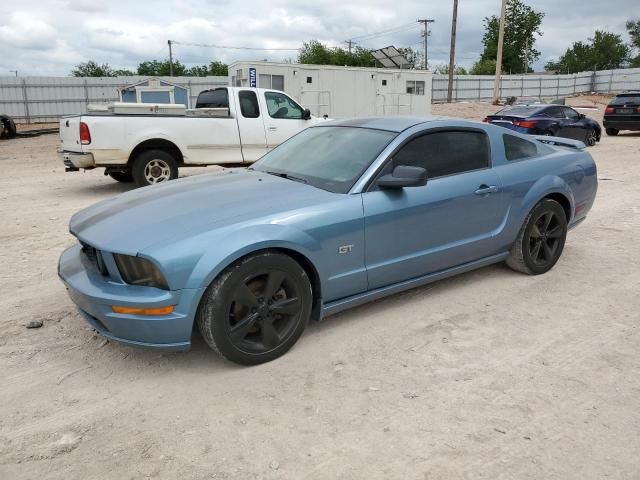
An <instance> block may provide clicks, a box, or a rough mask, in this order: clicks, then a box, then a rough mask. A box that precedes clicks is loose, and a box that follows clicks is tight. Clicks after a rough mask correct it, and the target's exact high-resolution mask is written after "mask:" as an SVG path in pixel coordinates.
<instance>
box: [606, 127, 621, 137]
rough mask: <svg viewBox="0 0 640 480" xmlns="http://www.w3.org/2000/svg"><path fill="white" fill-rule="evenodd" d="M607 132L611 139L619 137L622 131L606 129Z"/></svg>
mask: <svg viewBox="0 0 640 480" xmlns="http://www.w3.org/2000/svg"><path fill="white" fill-rule="evenodd" d="M605 132H607V135H609V136H610V137H615V136H616V135H618V133H619V132H620V130H618V129H617V128H606V129H605Z"/></svg>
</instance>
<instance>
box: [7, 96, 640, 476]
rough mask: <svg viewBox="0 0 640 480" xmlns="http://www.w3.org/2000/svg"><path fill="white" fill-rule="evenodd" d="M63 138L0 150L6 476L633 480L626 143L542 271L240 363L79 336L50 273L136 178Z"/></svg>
mask: <svg viewBox="0 0 640 480" xmlns="http://www.w3.org/2000/svg"><path fill="white" fill-rule="evenodd" d="M583 100H584V97H581V98H580V99H574V100H573V101H572V102H576V101H583ZM494 110H495V109H494V107H491V106H490V105H488V104H474V103H460V104H455V105H436V106H434V113H436V114H439V115H449V116H462V117H466V118H474V119H481V118H482V117H483V116H484V115H486V114H487V113H491V112H493V111H494ZM588 113H590V114H592V115H593V116H595V117H596V118H601V115H602V105H600V106H599V110H597V111H593V112H588ZM56 143H57V136H56V135H47V136H41V137H35V138H28V139H14V140H9V141H3V142H0V166H1V167H2V175H1V176H0V220H1V222H0V225H1V227H2V228H1V230H0V242H1V246H2V248H0V285H1V286H2V288H1V289H0V306H1V307H2V310H3V312H4V314H3V315H2V317H1V319H0V372H1V373H0V379H1V382H0V478H1V479H7V480H9V479H11V480H13V479H65V480H67V479H83V480H85V479H130V478H131V479H138V478H163V479H164V478H167V479H227V478H234V479H319V480H324V479H333V478H341V479H421V480H427V479H428V480H434V479H481V478H486V479H491V480H498V479H505V480H513V479H532V480H533V479H535V480H540V479H545V480H548V479H561V480H567V479H580V480H584V479H615V480H631V479H640V327H639V325H640V321H639V320H640V249H639V248H638V245H639V244H640V220H639V219H640V186H639V185H640V134H621V135H620V136H618V137H615V138H613V137H604V138H603V139H602V141H601V143H600V144H599V145H597V146H596V147H594V148H591V149H589V151H590V152H591V154H592V155H593V156H594V158H595V159H596V162H597V164H598V169H599V174H598V175H599V179H600V188H599V192H598V198H597V200H596V203H595V206H594V208H593V210H592V212H591V214H590V215H589V217H588V218H587V220H586V221H585V222H584V223H583V224H582V225H581V226H579V227H578V228H577V229H576V230H574V231H572V232H570V234H569V237H568V240H567V245H566V247H565V251H564V254H563V256H562V258H561V259H560V262H559V263H558V264H557V266H556V267H555V268H554V269H553V270H552V271H551V272H549V273H548V274H546V275H543V276H539V277H529V276H525V275H521V274H518V273H515V272H513V271H511V270H509V269H508V268H507V267H505V266H503V265H495V266H492V267H488V268H484V269H481V270H477V271H475V272H471V273H468V274H465V275H462V276H459V277H456V278H453V279H449V280H445V281H441V282H438V283H435V284H432V285H429V286H427V287H424V288H418V289H415V290H412V291H409V292H406V293H404V294H400V295H395V296H393V297H390V298H388V299H386V300H382V301H378V302H376V303H373V304H369V305H367V306H364V307H360V308H357V309H354V310H351V311H348V312H345V313H342V314H340V315H337V316H334V317H330V318H329V319H327V320H326V321H324V322H322V323H320V324H313V325H310V326H309V328H308V330H307V331H306V333H305V334H304V335H303V337H302V339H301V340H300V342H299V343H298V344H297V345H296V346H295V347H294V348H293V349H292V350H291V351H290V352H289V353H288V354H287V355H285V356H284V357H282V358H280V359H278V360H276V361H274V362H271V363H269V364H266V365H262V366H258V367H253V368H241V367H238V366H235V365H232V364H229V363H226V362H223V361H221V360H220V359H219V358H218V357H216V355H215V354H214V353H213V352H212V351H210V350H209V349H208V348H207V347H206V345H205V344H204V342H203V340H202V339H201V338H200V336H199V335H198V334H194V345H193V348H192V350H191V351H190V352H187V353H159V352H153V351H147V350H136V349H132V348H128V347H124V346H120V345H117V344H114V343H110V342H105V341H104V340H103V339H102V338H101V337H99V336H97V335H96V334H95V333H94V332H92V331H91V329H89V328H88V327H87V325H86V324H85V322H84V321H83V320H82V319H81V318H80V317H79V315H78V314H77V313H76V312H75V310H74V307H73V304H72V303H71V301H70V300H69V298H68V297H67V295H66V293H65V289H64V288H63V286H62V284H61V282H60V281H59V280H58V278H57V275H56V266H57V260H58V256H59V255H60V252H61V251H62V250H63V249H64V248H65V247H66V246H68V245H70V244H72V243H73V242H74V239H73V238H72V237H71V235H69V233H68V231H67V224H68V221H69V217H70V216H71V215H72V214H73V213H74V212H76V211H77V210H79V209H81V208H83V207H86V206H88V205H90V204H92V203H94V202H96V201H98V200H100V199H104V198H107V197H110V196H112V195H116V194H118V193H120V192H123V191H125V190H127V189H128V188H130V187H127V186H122V185H120V184H117V183H115V182H113V181H112V180H111V179H109V178H108V177H104V176H103V174H102V172H101V171H93V172H87V173H73V174H72V173H65V172H64V169H63V167H62V165H61V164H60V162H59V161H58V160H57V159H56V155H55V147H56ZM201 171H202V170H196V173H198V172H201ZM185 173H191V172H185ZM31 320H42V321H43V322H44V325H43V326H42V328H40V329H26V328H25V324H27V323H28V322H29V321H31Z"/></svg>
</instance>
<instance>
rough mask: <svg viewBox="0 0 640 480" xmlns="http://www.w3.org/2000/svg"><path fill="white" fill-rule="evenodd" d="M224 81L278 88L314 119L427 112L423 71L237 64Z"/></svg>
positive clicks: (426, 74) (426, 76)
mask: <svg viewBox="0 0 640 480" xmlns="http://www.w3.org/2000/svg"><path fill="white" fill-rule="evenodd" d="M229 77H230V78H229V83H230V85H232V86H234V87H249V88H250V87H258V88H271V89H274V90H282V91H284V92H286V93H287V94H289V95H291V96H292V97H293V98H295V99H296V100H297V101H298V102H299V103H300V105H302V106H303V107H306V108H308V109H309V110H310V111H311V113H312V114H313V115H316V116H322V115H328V116H329V117H331V118H345V117H365V116H383V115H429V114H431V81H432V73H431V72H430V71H428V70H406V69H391V68H363V67H340V66H332V65H304V64H296V63H272V62H246V61H241V62H235V63H233V64H231V65H229Z"/></svg>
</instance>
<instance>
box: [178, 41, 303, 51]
mask: <svg viewBox="0 0 640 480" xmlns="http://www.w3.org/2000/svg"><path fill="white" fill-rule="evenodd" d="M169 42H171V44H172V45H186V46H190V47H206V48H221V49H226V50H262V51H269V50H282V51H298V50H300V47H296V48H281V47H274V48H266V47H236V46H229V45H211V44H207V43H193V42H178V41H176V40H169Z"/></svg>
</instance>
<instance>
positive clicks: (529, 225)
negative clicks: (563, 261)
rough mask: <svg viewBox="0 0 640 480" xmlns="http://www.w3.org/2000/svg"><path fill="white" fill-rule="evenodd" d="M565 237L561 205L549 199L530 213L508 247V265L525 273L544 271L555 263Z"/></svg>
mask: <svg viewBox="0 0 640 480" xmlns="http://www.w3.org/2000/svg"><path fill="white" fill-rule="evenodd" d="M566 238H567V217H566V214H565V211H564V209H563V208H562V206H561V205H560V204H559V203H558V202H556V201H555V200H551V199H548V198H545V199H543V200H542V201H540V202H539V203H538V204H537V205H536V206H535V207H534V208H533V209H532V210H531V212H529V215H528V216H527V218H526V220H525V221H524V223H523V225H522V228H521V229H520V232H518V238H517V239H516V241H515V243H514V244H513V246H512V247H511V251H510V252H509V257H508V258H507V265H509V267H511V268H512V269H514V270H516V271H518V272H522V273H526V274H527V275H540V274H542V273H546V272H548V271H549V270H551V268H553V266H554V265H555V264H556V262H557V261H558V259H559V258H560V255H561V254H562V250H563V249H564V243H565V240H566Z"/></svg>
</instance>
